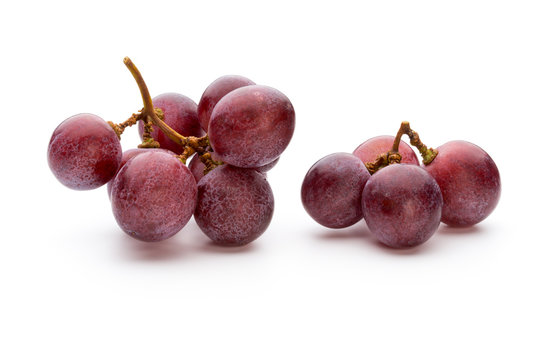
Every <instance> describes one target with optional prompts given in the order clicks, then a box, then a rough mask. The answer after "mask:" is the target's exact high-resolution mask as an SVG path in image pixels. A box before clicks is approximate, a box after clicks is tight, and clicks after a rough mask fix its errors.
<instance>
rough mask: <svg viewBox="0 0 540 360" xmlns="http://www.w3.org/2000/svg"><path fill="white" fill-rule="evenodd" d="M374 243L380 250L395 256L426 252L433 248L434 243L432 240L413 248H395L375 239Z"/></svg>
mask: <svg viewBox="0 0 540 360" xmlns="http://www.w3.org/2000/svg"><path fill="white" fill-rule="evenodd" d="M372 244H373V246H374V247H376V248H377V250H379V251H381V250H382V251H383V252H385V253H386V254H389V255H393V256H406V255H419V254H425V253H428V252H430V251H431V250H432V249H433V244H432V243H430V240H428V241H427V242H425V243H423V244H420V245H418V246H415V247H412V248H405V249H395V248H392V247H390V246H386V245H384V244H383V243H381V242H378V241H373V242H372Z"/></svg>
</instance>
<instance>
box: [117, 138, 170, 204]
mask: <svg viewBox="0 0 540 360" xmlns="http://www.w3.org/2000/svg"><path fill="white" fill-rule="evenodd" d="M148 151H162V152H166V153H169V154H171V155H176V154H175V153H173V152H172V151H170V150H167V149H160V148H155V149H145V148H135V149H129V150H126V151H124V153H123V154H122V160H121V161H120V166H119V167H118V171H120V169H122V167H123V166H124V165H125V164H126V163H127V162H128V161H129V160H131V159H132V158H134V157H135V156H137V155H140V154H144V153H145V152H148ZM118 171H117V172H116V173H117V174H118ZM115 175H116V174H115ZM113 183H114V176H113V178H112V180H111V181H109V182H108V183H107V193H108V194H109V199H110V198H111V190H112V185H113Z"/></svg>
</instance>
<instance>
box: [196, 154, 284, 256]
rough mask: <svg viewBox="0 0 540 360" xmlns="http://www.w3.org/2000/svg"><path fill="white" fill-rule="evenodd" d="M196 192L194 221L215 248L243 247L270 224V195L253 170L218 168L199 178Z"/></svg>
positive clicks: (271, 209)
mask: <svg viewBox="0 0 540 360" xmlns="http://www.w3.org/2000/svg"><path fill="white" fill-rule="evenodd" d="M198 190H199V195H198V201H197V208H196V209H195V221H197V224H198V225H199V227H200V228H201V230H202V231H203V232H204V233H205V234H206V235H207V236H208V237H209V238H210V239H212V241H213V242H214V243H216V244H218V245H224V246H242V245H246V244H248V243H250V242H252V241H253V240H255V239H256V238H258V237H259V236H260V235H261V234H262V233H263V232H264V231H265V230H266V228H267V227H268V225H269V224H270V220H271V219H272V215H273V213H274V195H273V194H272V189H271V188H270V185H269V184H268V182H267V181H266V179H265V177H264V176H263V175H262V174H261V173H259V172H258V171H256V170H253V169H242V168H236V167H233V166H230V165H223V166H218V167H217V168H215V169H214V170H212V171H210V172H209V173H208V174H207V175H205V176H204V177H203V178H202V179H201V181H200V182H199V186H198Z"/></svg>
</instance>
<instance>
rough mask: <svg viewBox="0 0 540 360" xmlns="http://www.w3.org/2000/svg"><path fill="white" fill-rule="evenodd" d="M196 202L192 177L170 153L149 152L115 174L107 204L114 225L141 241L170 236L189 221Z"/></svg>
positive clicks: (195, 190) (195, 188)
mask: <svg viewBox="0 0 540 360" xmlns="http://www.w3.org/2000/svg"><path fill="white" fill-rule="evenodd" d="M196 201H197V184H196V183H195V178H194V177H193V175H192V174H191V172H190V171H189V169H188V168H187V166H185V165H184V164H182V162H181V161H180V160H178V159H177V158H175V157H174V156H172V155H170V154H167V153H164V152H157V151H151V152H148V153H146V154H140V155H138V156H135V157H134V158H132V159H131V160H129V161H128V162H127V163H126V164H125V165H124V166H123V167H122V169H121V170H120V172H119V173H118V174H117V175H116V178H115V181H114V184H113V187H112V191H111V205H112V209H113V214H114V217H115V218H116V221H117V222H118V225H119V226H120V227H121V228H122V230H124V231H125V232H126V233H127V234H128V235H130V236H132V237H134V238H136V239H139V240H142V241H148V242H152V241H159V240H164V239H167V238H170V237H171V236H173V235H174V234H176V233H177V232H178V231H180V230H181V229H182V228H183V227H184V225H186V223H187V222H188V221H189V218H190V217H191V215H192V214H193V211H194V209H195V204H196Z"/></svg>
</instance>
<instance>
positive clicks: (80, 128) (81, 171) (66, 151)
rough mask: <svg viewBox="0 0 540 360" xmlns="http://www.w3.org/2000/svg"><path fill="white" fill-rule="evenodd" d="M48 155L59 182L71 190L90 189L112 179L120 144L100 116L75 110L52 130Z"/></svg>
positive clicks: (119, 157) (118, 157) (118, 159)
mask: <svg viewBox="0 0 540 360" xmlns="http://www.w3.org/2000/svg"><path fill="white" fill-rule="evenodd" d="M47 158H48V162H49V167H50V168H51V171H52V172H53V174H54V175H55V176H56V178H57V179H58V180H59V181H60V182H61V183H62V184H64V185H65V186H67V187H69V188H71V189H74V190H90V189H95V188H98V187H100V186H102V185H103V184H106V183H107V182H108V181H109V180H111V179H112V177H113V176H114V174H115V173H116V171H117V170H118V167H119V166H120V160H121V158H122V147H121V145H120V140H119V139H118V136H117V135H116V133H115V132H114V130H113V129H112V128H111V127H110V125H109V124H107V123H106V122H105V121H104V120H103V119H102V118H100V117H99V116H96V115H92V114H78V115H74V116H72V117H70V118H68V119H66V120H64V121H63V122H62V123H61V124H60V125H58V127H57V128H56V130H54V132H53V134H52V136H51V140H50V142H49V148H48V151H47Z"/></svg>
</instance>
